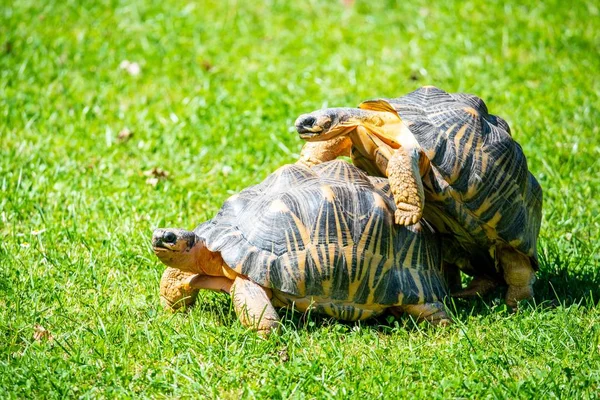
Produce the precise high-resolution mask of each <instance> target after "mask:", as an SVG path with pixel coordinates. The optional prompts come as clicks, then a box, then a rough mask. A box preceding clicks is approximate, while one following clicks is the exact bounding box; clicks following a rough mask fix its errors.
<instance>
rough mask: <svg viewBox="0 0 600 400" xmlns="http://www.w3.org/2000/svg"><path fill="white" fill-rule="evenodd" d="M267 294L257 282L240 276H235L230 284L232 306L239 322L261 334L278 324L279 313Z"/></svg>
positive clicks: (266, 332) (271, 329)
mask: <svg viewBox="0 0 600 400" xmlns="http://www.w3.org/2000/svg"><path fill="white" fill-rule="evenodd" d="M269 292H270V290H269ZM269 294H270V293H267V291H266V290H265V289H264V288H262V287H261V286H259V285H258V284H256V283H254V282H252V281H251V280H249V279H246V278H242V277H241V276H238V277H237V278H235V280H234V281H233V285H231V297H232V300H233V308H234V309H235V313H236V314H237V316H238V318H239V319H240V322H241V323H242V325H244V326H246V327H248V328H252V329H256V330H257V331H258V333H259V335H261V336H267V335H268V334H269V333H271V332H272V331H274V330H276V329H277V328H278V326H279V315H277V311H275V307H273V304H272V303H271V300H270V296H269Z"/></svg>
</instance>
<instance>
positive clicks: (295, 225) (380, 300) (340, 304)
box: [152, 160, 450, 334]
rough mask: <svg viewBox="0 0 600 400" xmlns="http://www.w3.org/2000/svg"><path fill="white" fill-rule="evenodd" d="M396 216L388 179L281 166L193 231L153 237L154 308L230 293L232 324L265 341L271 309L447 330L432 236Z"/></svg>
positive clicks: (339, 165)
mask: <svg viewBox="0 0 600 400" xmlns="http://www.w3.org/2000/svg"><path fill="white" fill-rule="evenodd" d="M395 209H396V206H395V204H394V200H393V197H392V195H391V192H390V188H389V184H388V183H387V179H385V178H379V177H369V176H367V175H366V174H365V173H363V172H362V171H361V170H359V169H358V168H356V167H354V166H353V165H351V164H349V163H347V162H345V161H341V160H338V161H331V162H327V163H323V164H320V165H318V166H315V167H313V168H309V167H307V166H303V165H286V166H283V167H281V168H279V169H278V170H277V171H275V172H274V173H273V174H271V175H270V176H268V177H267V178H266V179H265V180H264V181H263V182H262V183H260V184H258V185H256V186H252V187H250V188H247V189H245V190H243V191H242V192H241V193H239V194H237V195H234V196H232V197H231V198H229V199H228V200H227V201H226V202H225V203H224V205H223V207H222V208H221V209H220V210H219V212H218V213H217V215H216V216H215V217H214V218H213V219H211V220H209V221H207V222H205V223H203V224H201V225H200V226H198V227H197V228H196V229H195V230H194V231H187V230H183V229H157V230H155V231H154V234H153V237H152V246H153V249H154V252H155V253H156V255H157V256H158V258H160V260H161V261H162V262H163V263H164V264H166V265H167V266H168V268H167V269H166V270H165V272H164V274H163V276H162V279H161V288H160V290H161V301H162V303H163V305H164V306H165V307H166V308H171V309H175V308H178V307H180V306H182V305H184V304H187V305H189V304H191V303H193V301H194V300H195V297H196V294H197V293H198V290H199V289H209V290H216V291H223V292H226V293H230V294H231V296H232V299H233V305H234V309H235V311H236V314H237V315H238V317H239V319H240V321H241V323H242V324H243V325H245V326H247V327H252V328H254V329H257V330H258V331H259V332H262V333H264V334H268V333H269V332H270V331H272V330H273V329H276V327H277V326H278V320H279V318H278V315H277V312H276V311H275V307H294V308H296V309H297V310H299V311H306V310H308V309H314V310H316V311H317V312H319V313H323V314H327V315H329V316H332V317H334V318H337V319H341V320H348V321H354V320H362V319H366V318H369V317H372V316H376V315H378V314H380V313H382V312H383V311H385V310H386V309H389V310H390V311H391V312H392V313H394V314H395V315H398V314H399V313H401V312H406V313H408V314H410V315H412V316H414V317H416V318H417V319H418V320H426V321H429V322H431V323H433V324H440V323H441V324H447V323H449V322H450V318H449V317H448V315H447V313H446V311H445V309H444V306H443V305H442V303H441V300H442V299H443V298H444V296H445V295H446V288H445V283H444V281H443V278H442V275H441V249H440V243H439V240H438V236H437V235H435V234H434V233H433V232H432V230H431V229H430V228H429V226H428V225H427V224H426V222H424V221H422V222H421V223H419V224H416V225H413V226H410V227H403V226H399V225H396V224H395V223H394V212H395Z"/></svg>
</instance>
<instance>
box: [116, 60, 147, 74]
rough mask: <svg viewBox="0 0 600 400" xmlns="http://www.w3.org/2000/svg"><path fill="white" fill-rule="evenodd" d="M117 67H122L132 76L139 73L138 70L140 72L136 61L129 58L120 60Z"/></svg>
mask: <svg viewBox="0 0 600 400" xmlns="http://www.w3.org/2000/svg"><path fill="white" fill-rule="evenodd" d="M119 68H121V69H124V70H125V71H127V72H128V73H129V75H132V76H136V75H139V74H140V72H142V69H141V68H140V64H138V63H136V62H131V61H129V60H123V61H121V64H119Z"/></svg>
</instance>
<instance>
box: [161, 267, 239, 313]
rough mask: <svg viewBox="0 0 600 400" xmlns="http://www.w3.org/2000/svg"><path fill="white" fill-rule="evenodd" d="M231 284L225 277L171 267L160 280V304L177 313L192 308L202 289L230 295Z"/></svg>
mask: <svg viewBox="0 0 600 400" xmlns="http://www.w3.org/2000/svg"><path fill="white" fill-rule="evenodd" d="M231 283H232V281H231V279H228V278H226V277H224V276H208V275H202V274H196V273H193V272H185V271H182V270H180V269H177V268H171V267H169V268H167V269H165V272H163V275H162V278H161V280H160V302H161V304H162V305H163V307H164V308H165V309H167V310H171V311H175V310H177V309H178V308H181V307H183V306H191V305H192V304H193V303H194V302H195V301H196V297H197V296H198V291H199V290H200V289H207V290H214V291H217V292H224V293H229V292H230V288H231Z"/></svg>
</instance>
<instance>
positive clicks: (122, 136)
mask: <svg viewBox="0 0 600 400" xmlns="http://www.w3.org/2000/svg"><path fill="white" fill-rule="evenodd" d="M132 136H133V132H131V131H130V130H129V129H127V128H123V129H121V131H120V132H119V134H118V135H117V141H118V142H119V143H125V142H126V141H128V140H129V139H131V137H132Z"/></svg>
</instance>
